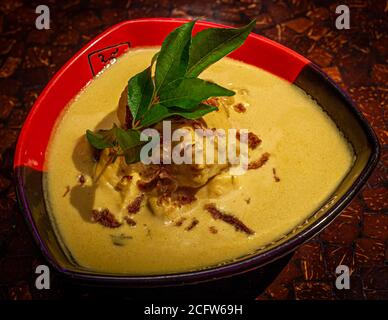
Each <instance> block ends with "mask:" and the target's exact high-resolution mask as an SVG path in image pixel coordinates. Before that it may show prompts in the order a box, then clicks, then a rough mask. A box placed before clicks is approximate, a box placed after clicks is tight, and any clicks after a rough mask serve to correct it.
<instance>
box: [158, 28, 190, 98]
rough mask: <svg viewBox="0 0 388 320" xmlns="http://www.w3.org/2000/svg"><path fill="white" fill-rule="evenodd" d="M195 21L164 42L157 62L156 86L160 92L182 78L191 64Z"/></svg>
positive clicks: (174, 32) (173, 33)
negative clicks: (190, 51)
mask: <svg viewBox="0 0 388 320" xmlns="http://www.w3.org/2000/svg"><path fill="white" fill-rule="evenodd" d="M194 23H195V21H191V22H188V23H185V24H183V25H182V26H180V27H179V28H177V29H175V30H174V31H172V32H171V33H170V34H169V35H168V36H167V37H166V39H165V40H164V41H163V44H162V48H161V49H160V52H159V55H158V56H157V60H156V70H155V85H156V92H159V91H160V90H161V89H162V88H163V87H164V86H166V85H167V84H169V83H170V82H171V81H174V80H176V79H179V78H182V77H183V76H184V75H185V73H186V69H187V64H188V62H189V50H190V44H191V31H192V30H193V26H194Z"/></svg>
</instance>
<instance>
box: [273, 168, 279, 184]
mask: <svg viewBox="0 0 388 320" xmlns="http://www.w3.org/2000/svg"><path fill="white" fill-rule="evenodd" d="M272 174H273V178H274V179H275V182H279V181H280V178H279V177H278V176H277V175H276V169H275V168H272Z"/></svg>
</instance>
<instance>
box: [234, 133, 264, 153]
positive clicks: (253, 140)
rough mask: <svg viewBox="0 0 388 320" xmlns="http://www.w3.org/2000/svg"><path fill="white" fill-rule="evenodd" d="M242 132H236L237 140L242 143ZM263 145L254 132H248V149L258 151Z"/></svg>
mask: <svg viewBox="0 0 388 320" xmlns="http://www.w3.org/2000/svg"><path fill="white" fill-rule="evenodd" d="M240 137H241V134H240V131H237V132H236V138H237V140H239V141H240ZM260 144H261V139H260V138H259V137H258V136H257V135H256V134H254V133H253V132H248V147H249V148H251V149H252V150H254V149H256V148H257V147H258V146H259V145H260Z"/></svg>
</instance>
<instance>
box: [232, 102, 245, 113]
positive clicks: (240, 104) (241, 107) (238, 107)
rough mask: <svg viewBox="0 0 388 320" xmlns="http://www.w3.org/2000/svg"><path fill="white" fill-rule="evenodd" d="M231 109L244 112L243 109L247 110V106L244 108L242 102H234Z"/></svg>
mask: <svg viewBox="0 0 388 320" xmlns="http://www.w3.org/2000/svg"><path fill="white" fill-rule="evenodd" d="M233 109H234V111H236V112H238V113H244V112H245V111H247V108H245V106H244V105H243V104H242V103H237V104H235V105H234V106H233Z"/></svg>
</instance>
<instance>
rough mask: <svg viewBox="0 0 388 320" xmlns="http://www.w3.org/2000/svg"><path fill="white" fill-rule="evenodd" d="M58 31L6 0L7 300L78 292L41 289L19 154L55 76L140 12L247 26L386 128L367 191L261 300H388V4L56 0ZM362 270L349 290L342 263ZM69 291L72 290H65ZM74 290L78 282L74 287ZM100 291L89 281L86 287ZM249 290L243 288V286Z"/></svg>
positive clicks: (31, 7) (3, 275)
mask: <svg viewBox="0 0 388 320" xmlns="http://www.w3.org/2000/svg"><path fill="white" fill-rule="evenodd" d="M46 3H47V4H48V5H49V7H50V8H51V19H52V25H51V30H49V31H38V30H36V29H34V25H35V17H36V15H35V13H34V11H35V6H36V5H38V4H41V3H40V2H39V1H22V0H13V1H7V0H0V141H1V143H0V299H2V298H6V299H47V298H59V297H63V296H65V291H67V294H69V292H70V295H71V294H72V289H71V286H70V285H69V284H68V283H67V282H66V280H65V279H63V278H62V277H61V276H60V275H58V274H56V273H54V272H53V273H52V284H51V290H49V291H38V290H36V289H35V286H34V279H35V276H34V270H35V266H37V265H39V264H42V263H45V261H44V259H43V258H42V257H41V255H40V253H39V250H38V249H37V248H36V246H35V244H34V243H33V241H32V239H31V236H30V234H29V232H28V229H27V227H26V225H25V223H24V221H23V219H22V216H21V214H20V213H19V211H18V208H17V203H16V199H15V192H14V187H13V185H12V182H11V181H12V175H11V168H12V157H13V152H14V148H15V142H16V139H17V135H18V132H19V129H20V128H21V126H22V124H23V121H24V119H25V117H26V115H27V113H28V111H29V109H30V108H31V106H32V104H33V102H34V101H35V99H36V98H37V96H38V94H39V93H40V91H41V90H42V89H43V87H44V86H45V84H46V83H47V81H48V79H49V78H50V77H51V76H52V75H53V73H54V72H55V71H56V70H58V68H59V67H61V66H62V65H63V64H64V63H65V62H66V61H67V60H68V59H69V58H70V57H71V56H72V55H73V54H74V53H75V52H76V51H77V50H78V49H79V48H80V47H81V46H82V45H84V44H85V43H86V42H87V41H89V40H90V39H91V38H92V37H94V36H96V35H97V34H99V33H100V32H101V31H102V30H104V29H106V28H107V27H108V26H111V25H113V24H116V23H117V22H119V21H122V20H126V19H132V18H140V17H158V16H164V17H185V18H186V17H199V18H201V19H206V20H211V21H215V22H222V23H226V24H230V25H241V24H243V23H246V22H247V21H249V19H251V18H257V24H256V29H255V32H256V33H258V34H262V35H264V36H266V37H268V38H270V39H273V40H275V41H278V42H280V43H282V44H284V45H286V46H288V47H290V48H292V49H294V50H295V51H297V52H299V53H301V54H303V55H305V56H307V57H308V58H309V59H311V60H312V61H314V62H316V63H317V64H318V65H320V66H321V67H323V69H324V70H325V71H326V72H327V73H328V74H329V75H330V76H331V77H332V78H333V79H334V80H335V81H337V82H338V83H339V84H340V85H341V87H342V88H343V89H344V90H345V91H347V92H348V93H349V95H350V96H351V97H352V98H353V99H354V101H355V102H356V103H357V105H358V106H359V107H360V109H361V110H362V112H363V113H364V114H365V116H366V117H367V118H368V120H369V121H370V123H371V124H372V126H373V128H374V129H375V131H376V133H377V135H378V137H379V139H380V142H381V145H382V157H381V160H380V162H379V164H378V167H377V168H376V170H375V172H374V173H373V175H372V177H371V178H370V179H369V181H368V183H367V185H366V186H365V187H364V188H363V189H362V191H361V192H360V194H359V195H358V197H357V198H356V199H355V200H354V201H353V202H352V204H351V205H350V206H349V207H348V208H347V209H345V210H344V211H343V213H342V214H341V215H340V216H339V217H338V218H337V219H336V220H335V222H333V223H332V224H331V225H330V226H329V227H328V228H326V229H325V230H324V231H323V232H322V233H321V234H320V235H319V236H317V237H315V238H314V239H312V240H311V241H309V242H308V243H306V244H305V245H303V246H302V247H300V248H299V249H298V250H297V252H296V253H295V255H294V256H293V258H292V259H291V261H290V262H289V264H288V265H287V266H286V267H285V269H284V270H283V271H282V272H281V273H280V274H279V276H278V277H277V279H276V280H275V281H274V282H273V283H272V284H271V285H270V286H269V287H268V288H267V289H266V291H265V292H264V293H262V294H260V295H259V296H258V299H388V242H387V241H388V188H387V184H388V169H387V168H388V129H387V123H388V113H387V108H386V107H387V103H388V86H387V83H388V24H387V21H388V19H387V14H388V2H387V1H383V0H380V1H372V0H370V1H360V0H353V1H339V2H338V3H336V2H335V1H323V0H316V1H307V0H284V1H267V0H265V1H260V0H257V1H255V0H240V1H237V0H218V1H195V0H190V1H188V0H180V1H178V0H175V1H168V0H160V1H151V0H145V1H141V0H132V1H131V0H128V1H126V0H116V1H112V0H89V1H81V0H72V1H66V2H65V1H55V0H50V1H47V2H46ZM338 4H347V5H348V6H349V7H350V14H351V29H350V30H337V29H335V28H334V21H335V8H336V6H337V5H338ZM339 264H346V265H348V266H349V267H350V269H351V283H350V284H351V289H350V290H337V289H336V288H335V285H334V280H335V273H334V272H335V268H336V267H337V266H338V265H339ZM65 288H66V290H65ZM69 288H70V289H69ZM78 295H79V296H80V297H81V298H87V297H90V296H93V295H91V294H90V293H89V292H88V290H87V289H86V290H83V292H82V293H80V294H78ZM236 295H238V292H236Z"/></svg>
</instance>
